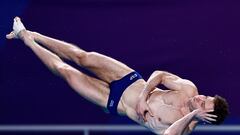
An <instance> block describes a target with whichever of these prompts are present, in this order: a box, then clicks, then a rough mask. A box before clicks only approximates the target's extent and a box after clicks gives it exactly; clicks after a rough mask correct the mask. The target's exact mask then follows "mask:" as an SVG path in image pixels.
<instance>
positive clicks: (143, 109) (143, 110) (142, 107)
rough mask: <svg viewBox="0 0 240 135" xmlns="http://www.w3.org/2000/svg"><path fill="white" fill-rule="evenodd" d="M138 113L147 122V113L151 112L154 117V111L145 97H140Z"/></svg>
mask: <svg viewBox="0 0 240 135" xmlns="http://www.w3.org/2000/svg"><path fill="white" fill-rule="evenodd" d="M136 111H137V114H138V116H139V118H140V119H142V120H143V121H144V122H146V121H147V120H146V114H147V113H149V114H150V115H151V116H152V117H153V113H152V111H151V109H150V108H149V106H148V104H147V101H146V100H145V99H144V98H140V99H139V102H138V104H137V108H136Z"/></svg>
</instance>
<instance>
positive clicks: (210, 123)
mask: <svg viewBox="0 0 240 135" xmlns="http://www.w3.org/2000/svg"><path fill="white" fill-rule="evenodd" d="M203 121H204V122H206V123H209V124H211V122H210V121H208V120H206V119H203Z"/></svg>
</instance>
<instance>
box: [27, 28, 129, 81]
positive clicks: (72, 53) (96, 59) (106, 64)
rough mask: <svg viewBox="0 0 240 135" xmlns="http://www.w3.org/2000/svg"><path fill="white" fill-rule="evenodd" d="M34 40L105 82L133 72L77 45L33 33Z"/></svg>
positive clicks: (117, 62) (108, 58)
mask: <svg viewBox="0 0 240 135" xmlns="http://www.w3.org/2000/svg"><path fill="white" fill-rule="evenodd" d="M31 33H32V35H33V37H34V40H35V41H36V42H38V43H40V44H42V45H44V46H45V47H47V48H49V49H50V50H52V51H53V52H54V53H56V54H57V55H59V56H60V57H62V58H64V59H68V60H72V61H74V62H75V63H77V64H78V65H80V66H83V67H85V68H87V69H89V70H90V71H91V72H93V73H95V74H96V75H97V76H98V77H99V78H100V79H102V80H103V81H105V82H108V83H110V82H112V81H113V80H117V79H120V78H122V77H123V76H125V75H126V74H128V73H130V72H132V71H133V70H132V69H131V68H129V67H128V66H126V65H125V64H123V63H121V62H119V61H117V60H115V59H113V58H110V57H108V56H106V55H103V54H99V53H97V52H87V51H85V50H83V49H81V48H79V47H77V46H75V45H72V44H70V43H66V42H64V41H60V40H57V39H53V38H50V37H47V36H44V35H42V34H39V33H36V32H31Z"/></svg>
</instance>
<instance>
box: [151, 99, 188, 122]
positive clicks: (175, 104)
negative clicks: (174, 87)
mask: <svg viewBox="0 0 240 135" xmlns="http://www.w3.org/2000/svg"><path fill="white" fill-rule="evenodd" d="M166 99H167V100H166ZM183 100H184V99H182V98H181V97H178V98H177V97H164V98H157V99H155V100H152V101H150V102H149V107H150V109H151V110H152V112H153V113H154V116H156V117H157V118H158V119H159V121H161V122H162V123H165V124H172V123H174V122H175V121H177V120H178V119H180V118H182V117H183V116H184V114H183V113H182V109H183V108H184V101H183Z"/></svg>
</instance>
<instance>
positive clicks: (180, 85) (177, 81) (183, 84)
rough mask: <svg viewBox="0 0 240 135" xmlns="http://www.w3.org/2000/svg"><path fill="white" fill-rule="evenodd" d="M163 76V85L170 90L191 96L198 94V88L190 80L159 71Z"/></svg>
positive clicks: (161, 79)
mask: <svg viewBox="0 0 240 135" xmlns="http://www.w3.org/2000/svg"><path fill="white" fill-rule="evenodd" d="M159 72H160V73H159V74H161V75H159V76H161V77H160V81H161V84H162V85H164V86H165V87H167V88H168V89H169V90H179V91H185V92H186V93H187V94H188V95H189V96H192V95H196V94H198V92H197V87H196V86H195V85H194V84H193V83H192V82H191V81H189V80H187V79H182V78H181V77H179V76H177V75H174V74H172V73H169V72H162V71H159Z"/></svg>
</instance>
